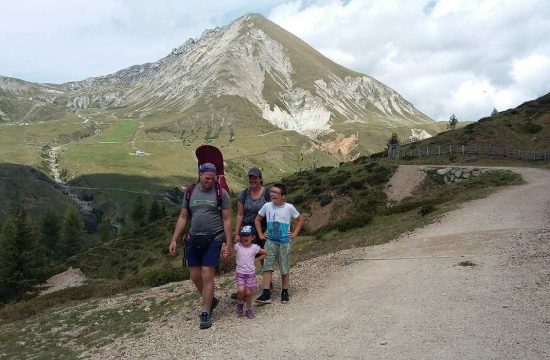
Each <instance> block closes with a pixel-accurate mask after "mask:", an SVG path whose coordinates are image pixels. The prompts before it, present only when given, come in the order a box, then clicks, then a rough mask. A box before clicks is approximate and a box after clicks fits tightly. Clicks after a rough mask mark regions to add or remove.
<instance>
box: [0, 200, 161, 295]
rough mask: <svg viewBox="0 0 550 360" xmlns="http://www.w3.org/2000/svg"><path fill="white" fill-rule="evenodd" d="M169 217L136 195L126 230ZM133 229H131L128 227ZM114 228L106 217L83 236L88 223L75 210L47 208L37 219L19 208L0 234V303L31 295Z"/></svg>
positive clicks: (111, 234) (12, 211)
mask: <svg viewBox="0 0 550 360" xmlns="http://www.w3.org/2000/svg"><path fill="white" fill-rule="evenodd" d="M164 216H166V209H165V207H164V206H163V205H161V204H159V203H158V202H157V201H152V203H151V204H150V206H149V208H147V206H146V204H145V202H144V201H143V199H142V198H141V196H140V197H138V198H137V199H136V201H135V203H134V206H133V209H132V211H131V213H130V219H131V221H132V223H131V224H125V225H124V226H123V229H122V231H123V232H125V231H126V230H128V231H130V230H132V229H135V228H139V227H141V226H144V225H146V224H148V223H150V222H153V221H155V220H158V219H161V218H163V217H164ZM128 225H130V226H128ZM115 235H116V228H114V227H113V225H112V224H111V222H110V221H109V219H106V218H103V219H102V221H101V222H100V224H99V226H98V227H97V232H96V233H95V234H90V235H87V234H86V233H85V225H84V219H83V217H82V215H81V214H80V211H79V210H78V209H77V208H76V207H69V208H67V210H66V211H65V212H64V213H63V214H59V212H58V211H56V210H54V209H50V210H47V211H46V212H45V213H44V214H43V215H42V217H41V218H40V220H39V221H35V219H33V218H32V217H31V216H29V214H28V213H27V212H26V211H25V209H24V208H23V206H21V205H17V206H15V207H14V208H12V209H10V211H9V216H8V217H7V219H6V221H5V222H4V224H3V226H2V231H1V233H0V303H7V302H10V301H20V300H21V299H23V298H24V297H25V296H26V295H31V296H32V295H33V294H34V289H35V286H36V285H37V284H41V283H43V282H44V281H45V280H46V279H47V278H49V277H50V276H52V275H54V274H55V273H57V272H60V271H63V270H64V263H65V261H66V260H67V259H68V258H70V257H71V256H73V255H75V254H77V253H78V252H79V251H81V250H82V249H83V247H84V246H86V245H87V246H91V245H93V244H95V243H98V242H105V241H109V240H111V239H112V238H113V237H114V236H115Z"/></svg>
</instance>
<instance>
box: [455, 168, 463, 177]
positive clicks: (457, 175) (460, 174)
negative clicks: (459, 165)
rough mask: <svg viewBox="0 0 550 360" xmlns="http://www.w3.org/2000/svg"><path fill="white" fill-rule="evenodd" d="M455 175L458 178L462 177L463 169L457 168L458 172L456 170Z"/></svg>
mask: <svg viewBox="0 0 550 360" xmlns="http://www.w3.org/2000/svg"><path fill="white" fill-rule="evenodd" d="M455 176H456V177H457V178H459V177H461V176H462V169H457V170H456V172H455Z"/></svg>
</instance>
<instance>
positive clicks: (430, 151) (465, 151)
mask: <svg viewBox="0 0 550 360" xmlns="http://www.w3.org/2000/svg"><path fill="white" fill-rule="evenodd" d="M387 155H388V157H391V158H393V159H400V158H407V157H408V158H415V157H431V156H443V155H448V156H452V155H477V156H491V157H493V156H501V157H509V158H515V159H521V160H528V161H548V160H550V159H549V155H550V154H549V153H548V150H544V151H535V150H513V149H509V148H508V147H494V146H491V145H483V146H466V145H435V146H423V147H420V146H419V147H416V148H414V149H410V148H409V147H407V148H403V147H401V146H393V147H391V148H389V149H388V151H387Z"/></svg>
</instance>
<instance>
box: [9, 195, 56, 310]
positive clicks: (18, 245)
mask: <svg viewBox="0 0 550 360" xmlns="http://www.w3.org/2000/svg"><path fill="white" fill-rule="evenodd" d="M37 239H38V234H37V231H36V228H35V227H34V226H33V223H32V220H31V219H30V218H28V217H27V213H26V212H25V210H24V209H23V208H22V207H19V206H18V207H16V208H14V209H12V210H11V211H10V216H9V217H8V219H7V220H6V222H5V224H4V226H3V228H2V235H1V237H0V301H2V302H5V301H9V300H13V299H15V300H20V299H21V298H22V297H23V295H25V293H26V292H27V291H29V290H31V289H32V287H33V286H34V285H36V284H38V283H39V282H41V281H43V280H44V278H45V274H46V272H45V265H46V263H45V255H44V252H43V251H42V248H41V246H40V244H39V243H38V241H37Z"/></svg>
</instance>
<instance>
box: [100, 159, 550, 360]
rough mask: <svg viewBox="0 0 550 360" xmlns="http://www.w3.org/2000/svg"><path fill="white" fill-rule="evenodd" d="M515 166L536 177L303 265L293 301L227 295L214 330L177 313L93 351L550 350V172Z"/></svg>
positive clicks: (337, 353) (222, 354) (409, 354)
mask: <svg viewBox="0 0 550 360" xmlns="http://www.w3.org/2000/svg"><path fill="white" fill-rule="evenodd" d="M516 171H518V172H520V173H521V174H522V175H523V176H524V178H525V179H526V180H527V181H528V182H529V183H528V184H527V185H522V186H516V187H510V188H508V189H505V190H503V191H501V192H499V193H496V194H493V195H491V196H490V197H488V198H486V199H481V200H476V201H473V202H470V203H468V204H465V205H464V206H462V207H461V208H460V209H458V210H456V211H453V212H451V213H449V214H447V215H446V216H445V217H444V218H442V219H441V221H440V222H437V223H434V224H431V225H429V226H426V227H424V228H422V229H419V230H417V231H415V232H413V233H411V234H408V235H406V236H402V237H401V238H399V239H397V240H396V241H393V242H391V243H389V244H385V245H382V246H376V247H368V248H363V249H353V250H348V251H343V252H340V253H338V254H333V255H330V256H325V257H321V258H317V259H314V260H311V261H307V262H304V263H302V264H300V265H299V266H297V267H295V268H294V269H293V273H292V274H293V275H292V277H291V281H292V286H291V287H292V289H291V303H290V304H287V305H281V304H280V303H277V302H276V303H273V304H271V305H266V306H263V307H256V319H254V320H253V321H250V320H246V319H240V318H236V317H235V315H234V314H233V306H234V305H233V304H232V303H231V300H230V299H229V294H227V293H224V294H221V296H222V305H221V306H220V309H219V310H218V311H217V313H216V314H215V315H214V320H215V323H214V326H213V327H212V328H211V329H209V330H205V331H199V330H198V319H197V318H195V317H189V316H188V315H186V317H184V316H183V315H182V314H177V313H176V314H174V316H173V318H171V319H167V320H166V319H164V320H159V321H156V322H155V323H152V324H151V328H150V330H149V331H148V332H147V333H146V334H145V336H144V337H143V338H140V339H137V340H135V339H130V338H126V339H119V340H117V341H116V342H115V343H114V344H111V345H110V346H108V347H106V348H104V349H101V350H100V352H99V353H96V354H94V357H97V358H102V359H104V358H112V359H115V358H116V359H119V358H125V359H135V358H141V359H176V358H182V359H183V358H187V359H190V358H193V359H241V358H263V359H281V358H286V359H294V358H296V359H311V358H316V359H327V358H334V359H442V358H444V359H543V358H550V342H549V341H548V337H549V334H550V296H549V295H550V244H549V242H550V220H549V219H550V171H547V170H546V171H545V170H537V169H518V170H516ZM461 262H463V265H468V264H469V265H474V266H461V265H459V263H461ZM346 263H347V264H348V265H346ZM276 290H277V289H276Z"/></svg>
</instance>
